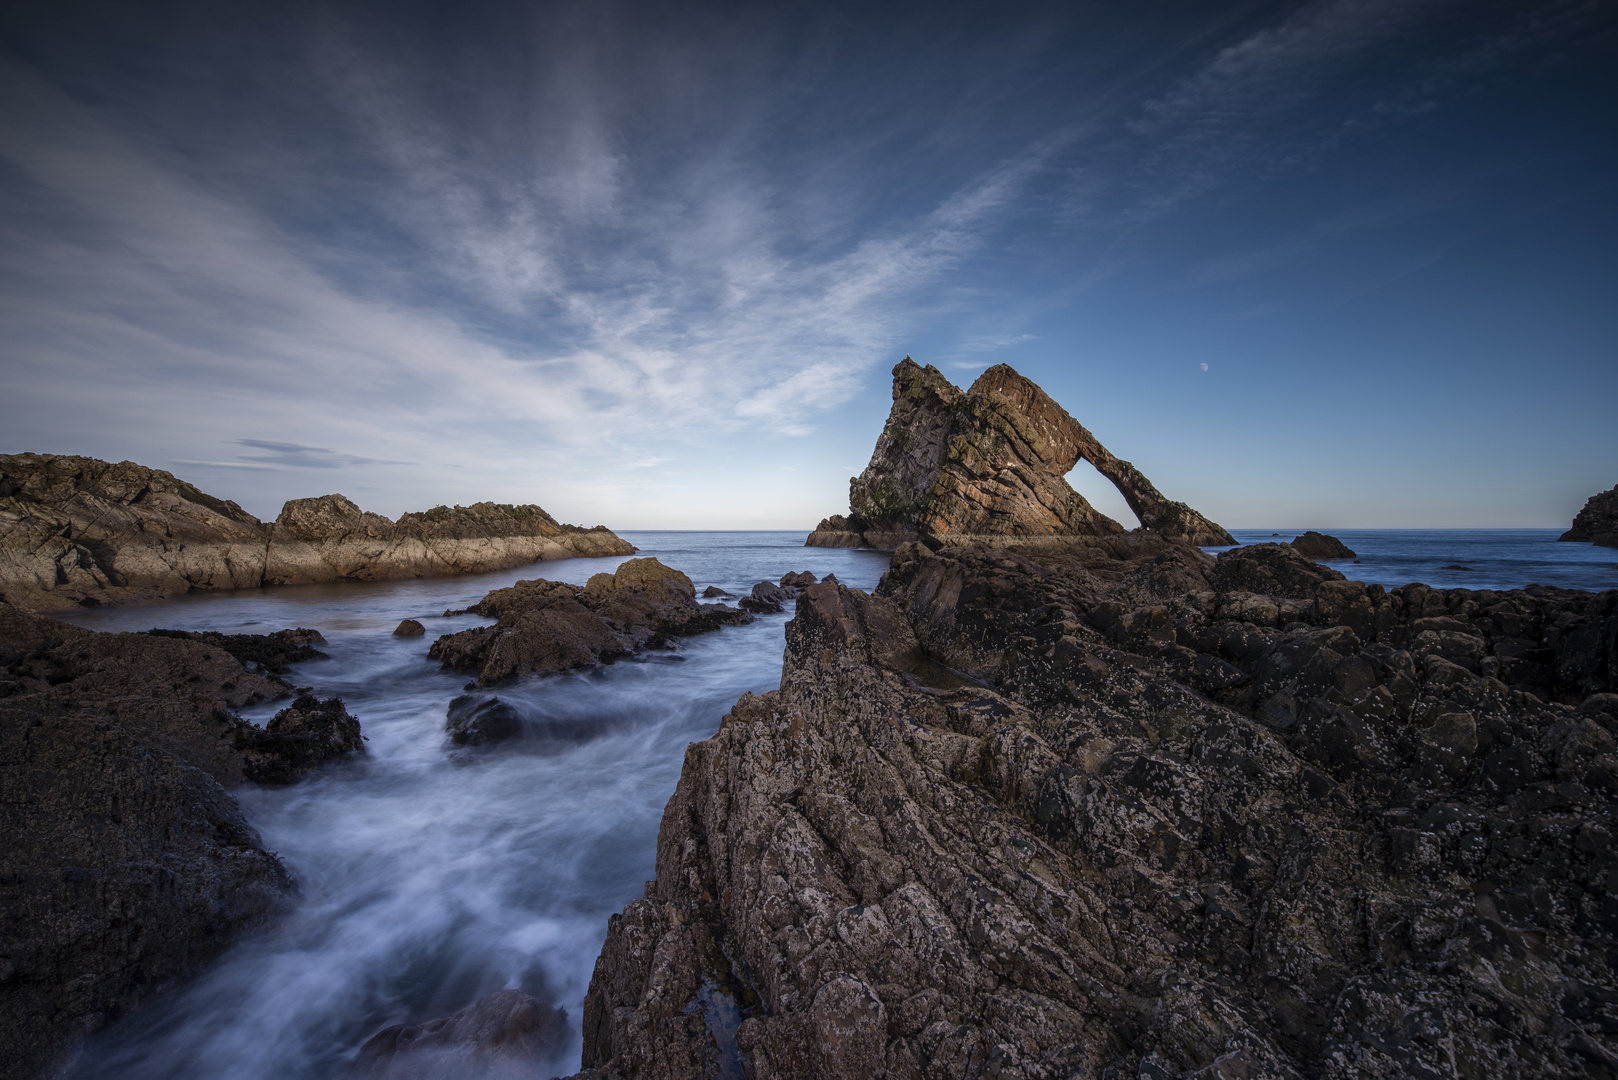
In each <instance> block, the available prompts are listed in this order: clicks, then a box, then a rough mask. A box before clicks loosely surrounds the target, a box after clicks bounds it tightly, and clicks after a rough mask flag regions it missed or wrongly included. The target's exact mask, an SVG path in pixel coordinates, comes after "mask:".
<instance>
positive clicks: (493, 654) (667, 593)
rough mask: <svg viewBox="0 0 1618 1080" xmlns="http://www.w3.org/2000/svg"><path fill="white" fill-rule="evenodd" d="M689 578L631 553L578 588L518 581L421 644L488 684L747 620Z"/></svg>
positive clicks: (604, 659) (583, 664) (589, 663)
mask: <svg viewBox="0 0 1618 1080" xmlns="http://www.w3.org/2000/svg"><path fill="white" fill-rule="evenodd" d="M696 595H697V590H696V587H695V586H694V585H692V584H691V579H690V578H688V577H686V576H685V575H684V574H682V573H680V571H678V570H674V569H671V568H669V567H667V566H664V565H663V564H662V563H660V562H658V561H657V560H656V559H652V558H647V559H630V560H628V561H627V562H624V563H622V564H620V565H619V567H618V569H617V570H615V571H614V572H613V573H610V574H596V575H594V576H592V577H591V578H590V580H589V581H588V582H587V583H586V584H585V585H584V587H583V588H580V587H579V586H577V585H569V584H567V583H566V582H561V581H545V580H543V579H536V580H533V581H519V582H517V583H516V584H515V585H512V586H510V587H509V588H505V589H496V590H494V591H493V592H491V593H489V594H488V595H487V596H485V597H484V598H483V599H482V600H481V601H480V602H479V603H478V604H477V606H475V607H474V608H472V611H474V612H475V613H476V614H479V615H482V616H484V617H485V618H493V619H495V620H496V622H495V624H494V625H493V626H479V627H475V628H473V629H471V630H463V631H461V632H460V633H457V634H445V635H444V636H443V637H440V638H439V639H438V640H437V641H435V642H433V644H432V648H430V649H429V650H428V652H427V655H428V657H429V658H430V659H433V660H438V661H440V662H442V663H443V665H444V666H445V667H446V668H450V669H453V670H456V671H467V672H476V673H477V675H478V678H477V685H479V686H491V685H494V684H495V683H499V682H504V681H505V680H507V679H512V678H515V677H517V676H518V675H531V674H546V673H554V672H560V671H571V670H577V669H580V668H589V667H595V666H596V665H597V664H604V663H609V662H611V661H612V660H615V659H617V658H618V657H621V656H628V655H629V654H630V653H633V652H634V651H635V650H637V649H643V648H659V647H666V645H667V643H668V639H669V638H670V637H680V636H686V635H690V634H699V633H704V632H706V631H709V630H717V629H718V628H719V627H721V626H730V625H738V624H742V623H748V622H751V621H752V619H753V617H752V616H751V615H749V614H747V613H746V612H745V611H739V610H737V609H736V608H733V607H729V606H728V605H725V604H698V603H697V601H696Z"/></svg>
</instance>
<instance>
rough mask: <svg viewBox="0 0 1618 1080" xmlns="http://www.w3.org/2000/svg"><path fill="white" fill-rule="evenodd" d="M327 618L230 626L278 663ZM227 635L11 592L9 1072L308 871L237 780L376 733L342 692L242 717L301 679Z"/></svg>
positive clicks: (4, 902) (3, 783)
mask: <svg viewBox="0 0 1618 1080" xmlns="http://www.w3.org/2000/svg"><path fill="white" fill-rule="evenodd" d="M311 633H312V632H311V631H282V632H280V633H279V634H277V635H265V636H263V637H262V638H259V639H258V640H257V641H256V642H254V641H251V640H249V638H250V637H251V636H250V635H232V636H230V637H228V638H226V639H224V640H225V641H226V643H227V644H228V645H229V646H230V647H231V648H233V649H234V650H236V651H237V652H239V653H243V654H249V655H255V656H258V657H261V658H266V659H267V661H268V663H266V664H265V665H264V666H265V667H268V666H271V665H273V664H275V662H276V658H284V657H285V656H287V655H288V651H289V650H292V651H296V650H297V649H299V648H303V647H306V646H307V643H308V635H309V634H311ZM209 637H214V638H218V637H219V635H195V636H191V635H182V634H179V633H178V632H174V631H168V632H161V633H159V634H157V635H151V634H99V633H93V632H91V631H88V630H84V629H81V628H79V627H75V626H70V625H67V624H65V623H61V622H57V621H55V620H53V619H46V618H41V617H39V616H35V615H31V614H28V613H26V612H23V611H21V610H19V609H18V608H16V607H15V606H13V605H11V604H7V603H3V602H0V792H3V793H4V797H3V798H0V836H3V837H4V842H3V843H0V1077H3V1078H5V1080H12V1078H21V1077H28V1076H32V1075H34V1074H35V1073H37V1072H38V1071H39V1070H40V1069H42V1068H44V1067H45V1066H46V1065H48V1064H49V1062H50V1061H51V1060H52V1058H53V1057H54V1056H55V1055H57V1054H58V1053H59V1052H61V1050H62V1049H63V1047H64V1045H65V1044H67V1043H68V1042H70V1041H71V1040H72V1039H74V1038H75V1037H77V1036H79V1035H82V1034H84V1033H86V1032H88V1031H91V1030H93V1029H95V1028H97V1027H100V1026H101V1025H102V1024H104V1023H106V1022H107V1021H108V1020H110V1019H112V1018H114V1017H116V1016H117V1015H119V1014H120V1013H122V1012H124V1011H126V1010H127V1009H129V1008H130V1007H131V1006H133V1005H134V1004H135V1002H137V1001H138V1000H139V999H140V998H142V997H144V996H145V995H146V994H149V993H151V992H152V991H154V990H157V989H159V988H161V987H163V986H164V985H166V984H168V983H170V982H172V981H173V980H175V979H178V978H182V977H184V976H187V975H189V974H191V973H193V972H195V971H196V970H197V969H198V968H199V967H200V966H201V965H202V964H204V963H206V962H207V961H208V960H209V959H211V958H212V957H214V956H215V955H217V954H218V953H219V951H220V950H222V949H223V948H224V947H225V946H226V945H228V944H229V943H230V941H231V940H232V939H233V938H234V937H235V935H237V934H238V933H239V932H241V931H242V930H243V929H246V928H250V927H253V926H257V925H260V924H262V923H263V922H264V921H265V920H266V919H267V918H269V917H270V915H271V914H272V913H273V912H274V911H275V910H276V909H277V907H278V906H279V905H280V904H281V903H282V902H283V901H284V899H285V898H286V896H287V895H288V893H289V891H290V890H291V888H292V886H291V882H290V881H289V880H288V878H287V876H286V873H285V871H284V869H283V868H282V866H281V864H280V862H279V861H278V860H277V859H276V858H275V856H274V855H273V854H271V853H270V852H267V851H265V850H264V847H263V845H262V844H261V842H260V840H259V837H258V835H257V833H255V832H254V830H253V829H252V828H251V827H250V826H249V825H248V824H247V822H246V821H245V820H244V819H243V817H242V814H241V811H240V809H239V808H238V807H237V805H236V802H235V800H234V799H233V798H231V796H230V794H229V793H228V792H227V790H226V789H227V787H230V786H234V785H236V784H240V783H241V782H242V781H243V780H244V779H248V778H252V777H255V776H257V775H259V774H261V773H268V774H270V775H268V776H266V779H271V780H275V781H278V782H280V781H285V780H290V779H293V778H295V777H296V776H297V775H300V774H301V773H303V772H305V771H307V769H308V768H309V767H311V766H312V765H313V764H314V763H315V762H317V761H320V760H329V759H330V758H331V757H332V756H333V755H334V753H337V752H340V751H339V747H338V745H337V744H338V743H341V744H342V748H341V749H342V750H352V749H353V748H356V747H357V745H358V738H359V732H358V724H357V722H355V721H353V718H352V717H349V716H348V715H347V713H346V712H345V711H344V710H343V709H342V703H341V702H340V701H337V700H336V699H332V700H331V701H328V702H326V703H324V704H323V705H322V704H321V703H318V702H313V699H309V698H300V699H299V700H298V701H297V702H296V703H295V704H294V705H293V707H292V709H291V710H287V711H283V713H281V714H280V715H279V716H278V717H277V718H276V720H274V721H271V724H270V725H269V727H268V728H267V729H264V728H258V727H255V726H254V725H252V724H250V723H247V722H246V721H244V720H242V719H240V718H239V717H237V716H235V715H234V714H233V712H232V710H234V709H237V708H241V707H243V706H245V705H249V704H252V703H255V702H259V701H263V700H267V699H272V698H277V697H283V696H286V695H287V694H289V693H290V691H291V687H289V686H288V685H287V684H286V683H285V682H282V681H281V680H279V679H277V678H275V677H274V676H273V675H270V674H266V673H264V671H263V669H262V668H261V669H260V670H259V671H253V670H249V669H248V667H246V666H244V664H243V662H242V661H240V660H238V659H237V658H236V657H235V656H232V655H231V654H230V653H229V652H227V651H226V650H225V649H224V648H221V647H219V646H218V645H216V644H213V643H211V642H210V641H209V640H208V638H209ZM318 637H319V636H318V635H315V640H318ZM199 638H200V639H201V640H198V639H199ZM249 663H251V664H252V666H253V667H260V664H259V663H258V662H255V661H249ZM311 703H312V704H313V705H314V706H315V708H314V709H313V710H311V709H310V708H309V705H310V704H311ZM311 712H313V713H318V714H319V715H318V716H312V715H310V713H311Z"/></svg>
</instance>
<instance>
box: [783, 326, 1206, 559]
mask: <svg viewBox="0 0 1618 1080" xmlns="http://www.w3.org/2000/svg"><path fill="white" fill-rule="evenodd" d="M1081 460H1082V461H1088V462H1090V463H1091V464H1092V465H1093V466H1095V468H1096V470H1097V471H1098V472H1100V473H1101V474H1102V475H1103V476H1105V477H1106V478H1107V479H1108V480H1109V481H1111V482H1112V484H1113V485H1114V486H1115V487H1116V488H1117V489H1118V491H1119V492H1120V494H1122V495H1123V496H1124V499H1125V501H1127V502H1128V503H1129V507H1130V509H1131V510H1133V511H1134V513H1135V515H1136V517H1138V518H1139V519H1140V521H1141V525H1142V527H1143V528H1144V529H1145V530H1146V531H1148V532H1151V533H1154V534H1156V535H1159V536H1162V537H1165V538H1169V539H1180V540H1186V541H1188V542H1191V543H1194V544H1203V545H1209V546H1213V545H1226V544H1234V543H1235V542H1236V541H1235V540H1234V539H1232V538H1231V536H1230V534H1229V533H1227V532H1225V530H1224V529H1222V528H1220V527H1219V526H1218V525H1215V524H1214V523H1213V522H1211V521H1208V520H1207V519H1206V518H1204V517H1203V516H1202V515H1201V514H1199V513H1197V512H1196V511H1195V510H1193V509H1191V508H1190V507H1188V506H1186V505H1185V504H1184V503H1177V502H1171V501H1170V500H1168V499H1166V498H1164V497H1163V495H1162V493H1161V492H1159V491H1158V490H1157V488H1156V487H1154V486H1153V485H1152V483H1151V482H1150V481H1149V480H1147V479H1146V477H1145V476H1144V475H1142V474H1141V472H1140V471H1139V470H1138V469H1136V468H1135V467H1134V466H1133V465H1131V464H1130V463H1129V462H1127V461H1122V460H1119V459H1118V458H1115V457H1113V456H1112V454H1111V453H1110V452H1108V450H1107V448H1106V447H1104V446H1102V445H1101V443H1100V441H1099V440H1097V439H1096V437H1095V436H1094V435H1092V434H1091V433H1090V432H1089V431H1088V430H1087V429H1086V428H1085V427H1084V426H1083V425H1081V424H1080V423H1079V422H1078V421H1076V420H1074V419H1073V417H1071V416H1069V415H1068V414H1067V412H1066V411H1065V410H1064V409H1063V408H1062V407H1061V406H1060V405H1058V404H1056V402H1054V401H1052V400H1051V398H1050V397H1049V396H1048V395H1046V393H1045V392H1044V391H1043V390H1041V389H1040V388H1039V387H1038V386H1036V385H1034V384H1033V383H1032V382H1030V381H1028V380H1027V379H1025V378H1023V377H1022V376H1021V375H1019V374H1017V372H1015V371H1013V370H1012V369H1011V368H1010V367H1007V366H1006V365H1004V364H1000V365H996V366H995V367H992V368H990V369H989V370H988V371H985V372H984V373H983V374H982V375H981V376H980V377H979V378H978V380H977V382H975V383H973V384H972V387H971V389H970V390H968V391H966V392H965V393H962V392H961V391H960V390H959V389H958V388H956V387H955V386H954V385H952V384H951V383H950V382H949V380H947V379H945V378H944V376H943V375H942V374H941V373H939V371H938V370H937V369H936V368H933V367H926V368H923V367H921V366H920V365H919V364H916V363H915V362H913V361H911V360H910V359H908V358H906V359H905V360H903V361H902V362H900V363H899V364H898V366H896V367H895V368H894V369H893V409H892V411H891V412H890V413H889V415H888V422H887V424H886V426H885V427H884V428H883V430H882V434H881V436H880V437H879V438H878V439H877V444H876V449H875V451H874V452H873V454H872V455H871V463H870V464H869V465H867V466H866V468H865V471H864V472H862V473H861V474H860V475H859V476H857V477H854V478H853V479H852V480H851V481H849V507H850V514H849V516H848V517H843V516H841V515H834V516H832V517H830V518H827V519H826V520H824V521H822V522H821V523H820V525H819V526H818V527H817V528H816V529H815V531H814V532H813V533H811V534H810V537H809V539H808V541H806V543H807V544H808V546H811V547H874V548H881V549H885V550H892V549H894V548H896V547H898V546H899V545H900V544H903V543H905V542H907V541H910V540H915V539H920V538H931V539H934V540H938V541H942V542H944V543H952V544H958V543H965V542H970V541H972V540H985V541H989V542H996V543H1019V544H1030V543H1052V542H1060V540H1061V539H1062V538H1071V537H1106V536H1112V535H1116V534H1118V533H1121V532H1123V526H1121V525H1119V524H1118V523H1117V522H1115V521H1113V520H1112V519H1111V518H1109V517H1107V516H1106V515H1104V514H1102V513H1100V512H1099V511H1097V510H1096V509H1095V508H1094V507H1093V506H1091V505H1090V503H1089V502H1088V501H1087V500H1086V499H1085V498H1084V496H1082V495H1080V494H1079V493H1078V492H1076V491H1074V490H1073V489H1072V488H1071V487H1069V486H1068V483H1067V481H1066V480H1065V479H1063V478H1064V477H1065V476H1066V474H1067V473H1068V472H1069V471H1070V470H1071V469H1072V468H1073V467H1074V466H1075V465H1076V464H1077V463H1078V462H1079V461H1081Z"/></svg>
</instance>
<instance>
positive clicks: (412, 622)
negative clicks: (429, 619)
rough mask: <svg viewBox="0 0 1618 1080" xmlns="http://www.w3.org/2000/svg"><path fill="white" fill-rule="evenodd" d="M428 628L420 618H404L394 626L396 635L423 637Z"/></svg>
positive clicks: (394, 634)
mask: <svg viewBox="0 0 1618 1080" xmlns="http://www.w3.org/2000/svg"><path fill="white" fill-rule="evenodd" d="M426 632H427V628H426V627H425V626H423V625H421V622H420V620H418V619H403V620H401V621H400V623H399V625H398V626H395V627H394V628H393V636H394V637H421V636H422V635H423V634H425V633H426Z"/></svg>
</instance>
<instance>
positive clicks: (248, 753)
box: [236, 694, 365, 784]
mask: <svg viewBox="0 0 1618 1080" xmlns="http://www.w3.org/2000/svg"><path fill="white" fill-rule="evenodd" d="M236 746H237V748H238V749H240V750H241V751H242V752H243V754H242V758H243V764H242V775H243V776H245V777H246V778H247V779H249V780H251V781H253V782H254V783H257V784H291V783H294V782H296V781H298V780H301V779H303V778H304V777H305V776H307V775H309V773H311V772H313V771H314V770H315V769H317V768H319V767H320V766H322V765H324V764H326V763H327V762H332V761H339V760H342V759H343V758H346V757H349V756H350V755H354V754H360V755H363V754H364V753H365V737H364V736H363V735H361V734H360V722H359V721H358V720H356V719H354V717H352V716H350V715H349V714H348V710H347V709H345V708H344V707H343V699H342V698H335V697H334V698H327V699H326V700H325V701H321V700H319V699H318V698H316V697H315V696H314V695H312V694H303V695H300V696H299V697H298V699H297V700H296V701H294V702H293V703H292V704H291V705H289V706H288V707H287V708H285V709H282V710H281V711H280V712H278V713H276V714H275V715H274V716H273V717H271V719H270V721H269V723H267V724H265V725H264V728H263V730H262V731H260V730H257V729H252V728H249V729H247V730H244V731H243V732H241V733H240V734H239V735H238V736H237V738H236Z"/></svg>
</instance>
